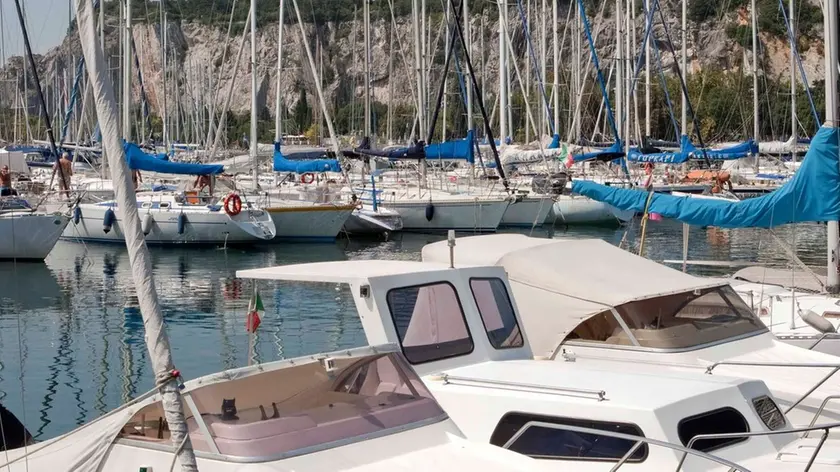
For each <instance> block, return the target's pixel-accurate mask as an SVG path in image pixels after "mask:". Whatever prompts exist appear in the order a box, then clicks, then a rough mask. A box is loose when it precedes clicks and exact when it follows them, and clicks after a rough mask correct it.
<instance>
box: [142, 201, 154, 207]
mask: <svg viewBox="0 0 840 472" xmlns="http://www.w3.org/2000/svg"><path fill="white" fill-rule="evenodd" d="M151 206H152V204H151V203H150V202H143V204H142V205H140V208H151Z"/></svg>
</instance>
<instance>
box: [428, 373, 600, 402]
mask: <svg viewBox="0 0 840 472" xmlns="http://www.w3.org/2000/svg"><path fill="white" fill-rule="evenodd" d="M440 379H441V380H443V383H444V384H453V385H455V384H459V385H469V386H474V387H493V388H503V389H508V390H518V391H527V392H533V393H549V394H566V395H568V394H572V395H578V396H579V395H586V396H594V397H597V400H598V401H599V402H600V401H604V400H606V396H607V392H605V391H603V390H588V389H583V388H568V387H555V386H546V385H538V384H529V383H521V382H510V381H505V380H488V379H475V378H472V377H461V376H456V375H448V374H443V375H442V376H441V377H440Z"/></svg>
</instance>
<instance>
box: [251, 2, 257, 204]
mask: <svg viewBox="0 0 840 472" xmlns="http://www.w3.org/2000/svg"><path fill="white" fill-rule="evenodd" d="M251 11H252V12H255V13H254V14H253V15H251V151H250V154H251V165H252V166H254V169H253V172H254V189H257V188H259V185H258V184H257V179H258V178H259V166H258V165H257V15H256V11H257V0H251Z"/></svg>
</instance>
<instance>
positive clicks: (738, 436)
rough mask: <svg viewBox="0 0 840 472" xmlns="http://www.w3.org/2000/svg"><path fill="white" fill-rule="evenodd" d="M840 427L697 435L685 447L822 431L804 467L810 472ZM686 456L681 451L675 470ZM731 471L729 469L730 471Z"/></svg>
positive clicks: (826, 425)
mask: <svg viewBox="0 0 840 472" xmlns="http://www.w3.org/2000/svg"><path fill="white" fill-rule="evenodd" d="M838 427H840V423H827V424H821V425H816V426H815V425H813V424H812V425H810V426H808V427H805V428H793V429H780V430H776V431H751V432H743V433H717V434H698V435H697V436H694V437H692V438H691V439H690V440H689V441H688V444H686V447H687V448H688V449H691V448H692V447H693V446H694V443H696V442H697V441H702V440H706V439H741V438H751V437H756V436H779V435H782V434H798V433H804V434H803V436H802V437H803V438H806V437H808V433H810V432H811V431H822V432H823V433H822V436H821V437H820V441H819V442H818V443H817V446H816V447H815V448H814V452H813V453H811V456H810V457H809V458H808V463H807V464H806V465H805V469H804V470H803V472H808V471H809V470H811V466H813V465H814V461H816V460H817V455H819V453H820V450H821V449H822V447H823V445H824V444H825V441H826V440H827V439H828V432H829V431H830V430H832V429H834V428H838ZM687 457H688V454H687V453H686V451H683V455H682V458H681V459H680V462H679V464H678V465H677V470H679V469H680V467H682V465H683V463H684V462H685V460H686V458H687ZM730 470H731V469H730Z"/></svg>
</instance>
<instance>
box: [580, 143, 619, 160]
mask: <svg viewBox="0 0 840 472" xmlns="http://www.w3.org/2000/svg"><path fill="white" fill-rule="evenodd" d="M623 156H624V143H623V142H622V141H621V140H618V141H616V142H615V143H613V144H612V145H611V146H610V147H608V148H606V149H602V150H600V151H595V152H587V153H584V154H581V155H579V156H574V161H575V162H582V161H589V160H592V159H598V160H607V161H611V160H613V159H618V158H620V157H623Z"/></svg>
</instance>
